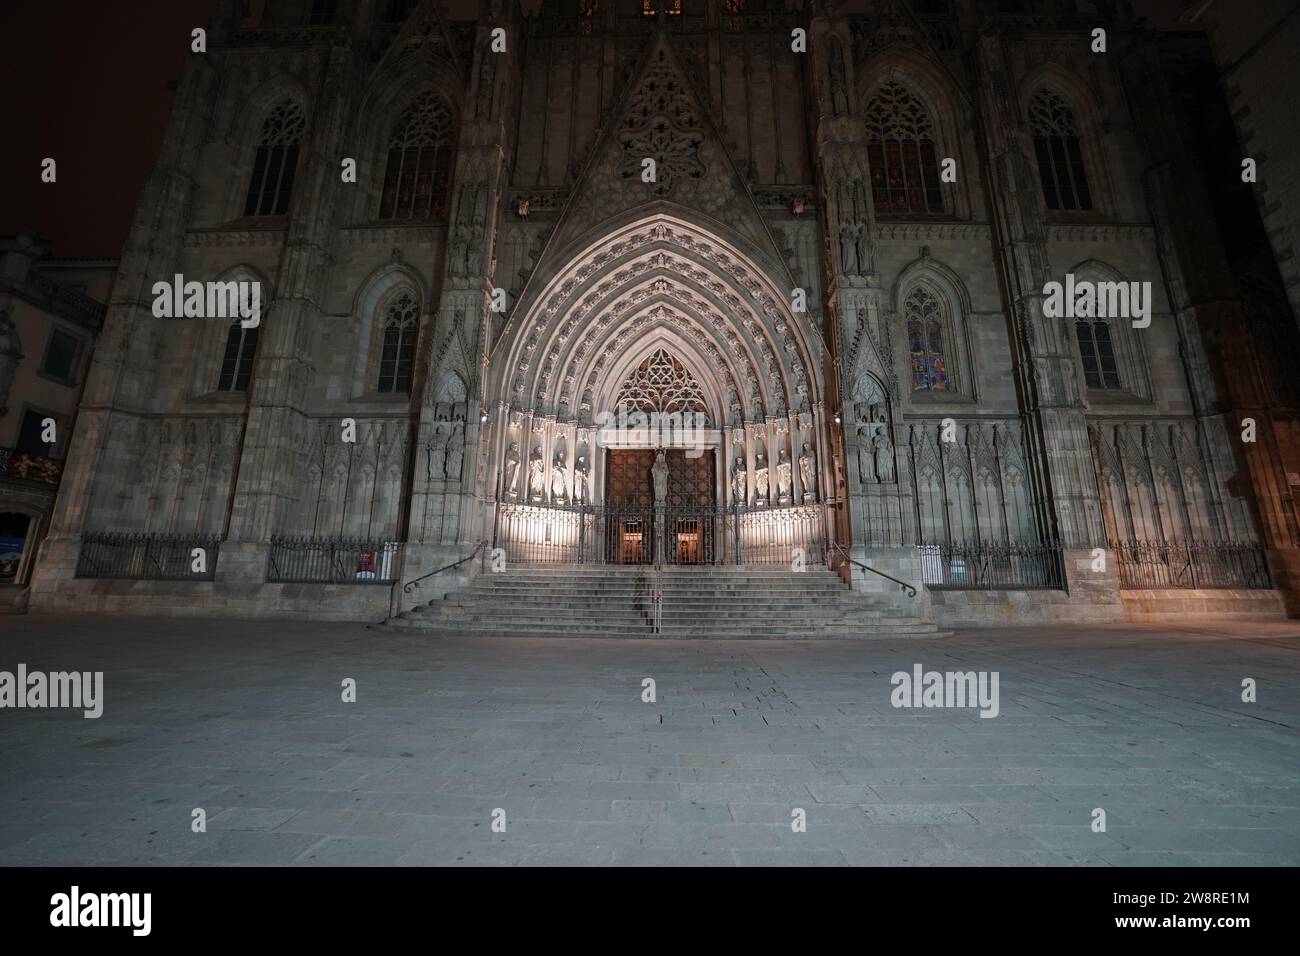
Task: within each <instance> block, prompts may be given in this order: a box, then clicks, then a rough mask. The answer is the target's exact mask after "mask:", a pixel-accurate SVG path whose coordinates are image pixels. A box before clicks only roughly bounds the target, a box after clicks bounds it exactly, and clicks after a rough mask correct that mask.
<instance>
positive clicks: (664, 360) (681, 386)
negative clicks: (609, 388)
mask: <svg viewBox="0 0 1300 956" xmlns="http://www.w3.org/2000/svg"><path fill="white" fill-rule="evenodd" d="M615 405H616V407H617V408H618V410H619V411H620V412H623V411H629V412H630V411H642V412H658V413H661V414H672V413H674V412H704V411H705V410H706V409H707V407H708V405H707V403H706V402H705V398H704V392H703V391H701V389H700V386H699V383H698V382H696V381H695V379H694V377H693V376H692V375H691V373H690V372H688V371H687V370H686V367H685V366H683V365H682V363H681V362H680V361H678V360H677V357H676V356H675V355H670V354H669V353H668V350H667V349H663V348H659V349H655V351H654V352H652V353H651V354H650V355H648V356H646V358H645V360H644V361H642V363H641V364H640V365H638V366H637V367H636V369H635V370H634V371H633V372H632V374H631V375H630V376H628V378H627V380H626V381H625V382H624V383H623V385H622V387H621V388H620V389H619V391H618V398H617V399H616V401H615Z"/></svg>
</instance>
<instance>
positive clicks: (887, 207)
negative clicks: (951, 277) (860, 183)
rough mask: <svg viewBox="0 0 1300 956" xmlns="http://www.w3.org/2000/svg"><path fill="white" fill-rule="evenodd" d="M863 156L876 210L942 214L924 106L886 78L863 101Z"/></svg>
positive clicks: (887, 213)
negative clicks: (865, 144) (865, 123)
mask: <svg viewBox="0 0 1300 956" xmlns="http://www.w3.org/2000/svg"><path fill="white" fill-rule="evenodd" d="M866 121H867V158H868V160H869V161H870V163H871V190H872V196H873V198H874V200H875V205H876V214H877V215H880V216H885V217H888V216H916V215H922V216H924V215H936V214H941V213H943V193H942V191H941V190H940V188H939V182H940V180H939V165H938V161H937V159H936V156H935V146H934V132H933V128H932V126H931V124H930V116H929V114H928V113H927V112H926V109H925V107H924V106H922V105H921V103H920V102H919V101H918V100H917V99H916V97H914V96H913V95H912V94H911V93H909V92H908V91H907V89H906V88H905V87H903V86H902V85H900V84H898V83H896V82H894V81H893V80H890V81H889V82H887V83H885V84H884V85H883V86H882V87H881V88H880V89H879V90H877V91H876V94H875V95H874V96H873V97H872V98H871V102H870V103H868V104H867V112H866Z"/></svg>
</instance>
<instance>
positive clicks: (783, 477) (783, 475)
mask: <svg viewBox="0 0 1300 956" xmlns="http://www.w3.org/2000/svg"><path fill="white" fill-rule="evenodd" d="M790 489H791V485H790V453H789V452H788V451H786V450H785V449H784V448H782V449H781V450H780V451H779V452H777V456H776V491H777V495H779V496H780V500H781V503H782V504H788V503H789V501H790Z"/></svg>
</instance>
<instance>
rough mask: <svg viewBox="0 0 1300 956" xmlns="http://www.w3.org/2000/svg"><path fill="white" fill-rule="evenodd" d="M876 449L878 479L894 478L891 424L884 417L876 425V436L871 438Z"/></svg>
mask: <svg viewBox="0 0 1300 956" xmlns="http://www.w3.org/2000/svg"><path fill="white" fill-rule="evenodd" d="M871 444H872V446H873V447H874V449H875V458H876V480H877V481H893V480H894V444H893V442H891V441H890V440H889V426H888V425H886V424H885V422H884V420H883V419H882V420H881V422H880V424H879V425H877V426H876V437H875V438H873V439H872V440H871Z"/></svg>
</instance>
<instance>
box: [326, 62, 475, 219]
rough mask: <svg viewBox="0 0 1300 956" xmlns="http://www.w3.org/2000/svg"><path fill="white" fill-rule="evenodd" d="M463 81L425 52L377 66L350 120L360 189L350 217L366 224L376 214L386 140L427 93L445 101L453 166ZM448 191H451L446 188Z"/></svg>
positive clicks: (447, 66) (380, 189) (386, 150)
mask: <svg viewBox="0 0 1300 956" xmlns="http://www.w3.org/2000/svg"><path fill="white" fill-rule="evenodd" d="M463 87H464V81H463V80H462V79H461V77H460V73H459V71H458V70H457V69H456V68H455V66H454V65H453V64H452V63H450V62H449V61H448V60H446V59H444V58H443V57H441V56H438V55H436V54H433V53H430V52H428V51H427V50H422V49H412V50H409V51H408V52H406V53H404V54H403V55H401V56H399V57H396V58H394V59H392V60H389V61H386V62H384V63H382V64H381V65H380V67H379V69H378V70H376V71H375V74H374V75H373V76H371V78H370V80H369V82H367V84H366V88H365V91H364V92H363V93H362V95H361V97H360V98H359V99H358V101H357V108H356V111H355V112H354V113H353V115H352V118H351V121H350V122H349V125H348V128H349V131H350V132H349V136H348V139H349V140H350V141H351V143H352V152H351V153H350V154H349V155H353V156H355V157H356V158H357V169H358V170H359V171H363V175H362V176H359V177H358V183H357V185H359V186H360V187H361V188H360V189H358V190H356V195H355V198H353V200H352V205H351V207H350V208H349V212H350V214H351V219H352V220H353V221H356V222H365V221H369V220H371V219H374V218H375V217H376V215H377V214H378V210H379V197H380V193H381V191H382V189H383V179H384V173H385V167H386V165H387V154H388V146H389V142H390V140H391V139H392V134H393V130H394V128H395V127H396V125H397V123H398V122H399V121H400V119H401V116H402V114H403V113H404V112H405V111H406V110H407V109H408V108H409V107H410V106H411V104H412V103H414V102H415V101H416V100H417V99H419V98H420V97H421V96H423V95H425V94H427V93H432V94H434V95H435V96H437V97H439V98H440V99H441V100H442V101H443V102H444V103H446V105H447V107H448V109H449V110H450V112H451V130H452V132H451V144H450V145H451V149H452V168H453V170H454V167H455V160H454V157H455V150H456V148H457V146H458V143H459V129H460V122H461V118H462V117H463V116H464V109H465V104H464V90H463ZM449 188H450V187H449Z"/></svg>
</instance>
